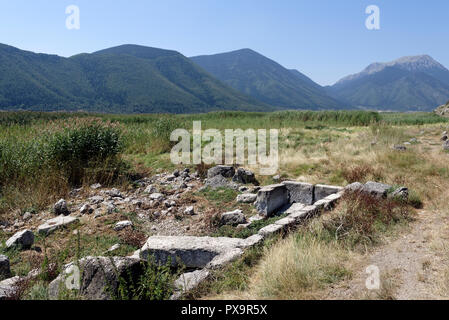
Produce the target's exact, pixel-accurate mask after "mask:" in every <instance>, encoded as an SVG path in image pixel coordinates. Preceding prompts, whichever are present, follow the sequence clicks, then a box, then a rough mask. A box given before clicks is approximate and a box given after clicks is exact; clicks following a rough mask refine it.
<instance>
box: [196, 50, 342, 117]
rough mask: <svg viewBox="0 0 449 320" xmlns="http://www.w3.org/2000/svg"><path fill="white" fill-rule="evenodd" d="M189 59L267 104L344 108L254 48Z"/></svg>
mask: <svg viewBox="0 0 449 320" xmlns="http://www.w3.org/2000/svg"><path fill="white" fill-rule="evenodd" d="M190 59H191V60H192V61H193V62H195V63H196V64H198V65H199V66H201V67H202V68H203V69H205V70H206V71H208V72H209V73H210V74H212V75H213V76H215V77H216V78H218V79H219V80H221V81H222V82H224V83H226V84H227V85H229V86H231V87H232V88H234V89H236V90H238V91H240V92H242V93H244V94H246V95H248V96H251V97H253V98H255V99H257V100H259V101H262V102H264V103H266V104H270V105H276V106H279V107H283V108H291V109H308V108H310V109H340V108H343V105H342V104H341V103H340V102H339V101H337V100H336V99H334V98H332V97H330V96H329V95H328V94H327V93H326V92H325V90H324V89H323V88H322V87H321V86H319V85H318V84H316V83H315V82H313V81H312V80H311V79H310V78H308V77H306V76H305V75H303V74H302V73H300V72H299V71H297V70H296V71H292V70H288V69H286V68H285V67H283V66H282V65H280V64H279V63H277V62H276V61H274V60H272V59H270V58H267V57H265V56H263V55H261V54H260V53H258V52H256V51H254V50H251V49H247V48H246V49H240V50H235V51H231V52H225V53H218V54H213V55H202V56H195V57H190Z"/></svg>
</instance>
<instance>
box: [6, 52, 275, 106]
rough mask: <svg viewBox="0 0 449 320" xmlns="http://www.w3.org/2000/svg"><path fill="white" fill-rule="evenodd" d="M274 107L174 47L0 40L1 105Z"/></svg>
mask: <svg viewBox="0 0 449 320" xmlns="http://www.w3.org/2000/svg"><path fill="white" fill-rule="evenodd" d="M1 109H3V110H5V109H25V110H45V111H56V110H66V111H75V110H86V111H95V112H120V113H151V112H170V113H191V112H207V111H213V110H249V111H250V110H273V108H271V107H269V106H266V105H264V104H263V103H260V102H258V101H256V100H255V99H252V98H250V97H247V96H245V95H243V94H241V93H239V92H237V91H236V90H234V89H232V88H230V87H228V86H226V85H225V84H223V83H221V82H220V81H219V80H217V79H215V78H214V77H212V76H211V75H209V74H208V73H207V72H205V71H204V70H202V69H201V68H200V67H198V66H197V65H195V64H194V63H192V62H191V61H190V60H189V59H188V58H186V57H185V56H183V55H182V54H180V53H178V52H176V51H170V50H163V49H157V48H149V47H143V46H136V45H123V46H119V47H114V48H110V49H105V50H102V51H98V52H95V53H92V54H79V55H76V56H73V57H70V58H63V57H59V56H56V55H47V54H36V53H33V52H28V51H23V50H19V49H17V48H14V47H10V46H6V45H0V110H1Z"/></svg>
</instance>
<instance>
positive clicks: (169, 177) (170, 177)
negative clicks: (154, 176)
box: [165, 175, 176, 182]
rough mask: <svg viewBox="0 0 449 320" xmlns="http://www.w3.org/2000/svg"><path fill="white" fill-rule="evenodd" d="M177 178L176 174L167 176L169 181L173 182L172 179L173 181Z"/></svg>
mask: <svg viewBox="0 0 449 320" xmlns="http://www.w3.org/2000/svg"><path fill="white" fill-rule="evenodd" d="M175 179H176V177H175V176H174V175H169V176H167V177H166V178H165V180H167V181H169V182H171V181H173V180H175Z"/></svg>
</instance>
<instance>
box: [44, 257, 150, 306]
mask: <svg viewBox="0 0 449 320" xmlns="http://www.w3.org/2000/svg"><path fill="white" fill-rule="evenodd" d="M144 268H145V266H144V263H143V262H142V260H140V259H138V258H136V257H86V258H83V259H81V260H80V261H79V265H78V266H77V265H75V264H74V263H70V264H68V265H66V266H64V268H63V271H62V272H61V274H60V275H59V276H58V277H57V278H56V279H55V280H53V281H52V282H51V283H50V285H49V288H48V289H49V290H48V291H49V292H48V293H49V297H50V299H58V298H60V295H62V294H63V293H64V291H65V290H67V288H66V282H70V281H71V279H75V281H76V279H77V277H74V276H75V273H76V270H82V274H81V275H79V279H80V282H79V283H78V284H76V283H74V282H75V281H73V282H72V284H74V285H78V288H79V293H80V295H81V296H82V297H83V298H84V299H86V300H112V299H114V298H116V297H117V291H118V288H119V281H120V280H122V281H123V280H124V279H125V280H130V282H134V283H136V282H137V281H138V279H139V277H140V276H141V275H142V274H143V272H144ZM74 272H75V273H74ZM130 278H131V279H130ZM71 288H73V287H71Z"/></svg>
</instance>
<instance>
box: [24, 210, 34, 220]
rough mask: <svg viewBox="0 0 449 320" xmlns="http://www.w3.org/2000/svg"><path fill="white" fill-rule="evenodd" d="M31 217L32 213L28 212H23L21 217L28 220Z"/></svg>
mask: <svg viewBox="0 0 449 320" xmlns="http://www.w3.org/2000/svg"><path fill="white" fill-rule="evenodd" d="M32 217H33V215H32V214H31V213H30V212H25V214H24V215H23V217H22V219H23V220H24V221H28V220H30V219H31V218H32Z"/></svg>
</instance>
